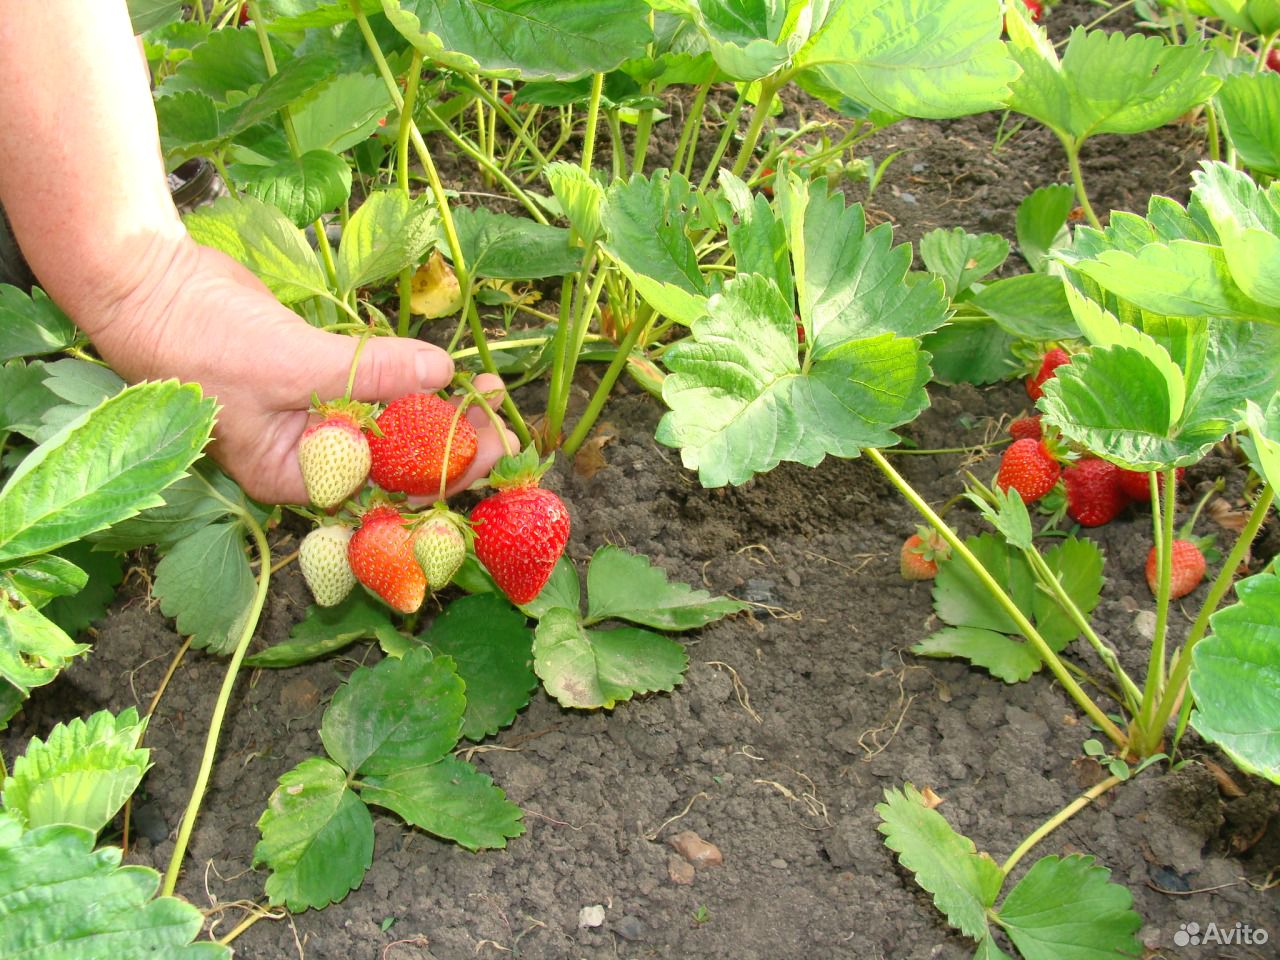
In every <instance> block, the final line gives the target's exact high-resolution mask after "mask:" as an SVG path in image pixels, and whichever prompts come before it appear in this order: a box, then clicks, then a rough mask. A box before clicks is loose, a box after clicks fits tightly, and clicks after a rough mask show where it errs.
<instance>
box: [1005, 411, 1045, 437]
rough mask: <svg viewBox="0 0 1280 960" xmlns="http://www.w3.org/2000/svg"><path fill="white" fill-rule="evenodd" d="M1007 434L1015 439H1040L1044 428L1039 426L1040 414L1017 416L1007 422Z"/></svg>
mask: <svg viewBox="0 0 1280 960" xmlns="http://www.w3.org/2000/svg"><path fill="white" fill-rule="evenodd" d="M1009 436H1011V437H1013V439H1015V440H1025V439H1027V438H1028V437H1030V438H1031V439H1032V440H1040V439H1042V438H1043V437H1044V429H1043V428H1042V427H1041V426H1040V414H1038V413H1037V414H1033V415H1032V416H1030V417H1017V418H1016V419H1014V420H1013V421H1012V422H1010V424H1009Z"/></svg>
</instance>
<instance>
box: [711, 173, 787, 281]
mask: <svg viewBox="0 0 1280 960" xmlns="http://www.w3.org/2000/svg"><path fill="white" fill-rule="evenodd" d="M720 187H721V190H722V191H723V192H724V196H725V199H726V200H728V201H729V205H730V207H731V208H732V209H733V213H734V216H733V218H732V219H730V221H729V222H728V223H727V224H726V225H725V228H726V231H727V234H728V239H729V249H731V250H732V251H733V261H734V264H735V266H736V267H737V271H738V273H758V274H760V275H761V276H765V277H768V278H769V279H770V280H772V281H773V282H774V283H775V284H777V285H778V289H779V290H780V291H781V292H782V298H783V299H784V300H786V301H787V302H788V303H790V302H792V301H793V300H794V299H795V291H794V290H793V289H792V283H793V281H792V277H791V259H790V257H789V256H788V254H787V229H786V225H785V224H783V222H782V221H781V220H779V219H778V218H777V216H776V215H775V213H774V210H773V206H772V205H771V204H770V203H769V200H768V198H767V197H765V196H764V194H760V193H757V194H752V193H751V191H750V190H748V189H747V185H746V184H745V183H744V182H743V181H741V180H739V179H738V178H737V177H735V176H734V175H733V174H731V173H730V172H729V171H728V170H721V171H720Z"/></svg>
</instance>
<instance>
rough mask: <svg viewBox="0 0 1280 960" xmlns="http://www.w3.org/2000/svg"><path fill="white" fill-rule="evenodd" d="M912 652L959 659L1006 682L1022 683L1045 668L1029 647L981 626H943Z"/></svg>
mask: <svg viewBox="0 0 1280 960" xmlns="http://www.w3.org/2000/svg"><path fill="white" fill-rule="evenodd" d="M911 652H912V653H914V654H916V655H917V656H921V657H960V658H962V659H964V660H968V661H969V662H970V663H972V664H973V665H974V666H975V667H982V669H984V670H986V671H987V672H988V673H990V674H991V675H992V676H993V677H995V678H997V679H999V680H1003V681H1004V682H1005V683H1021V682H1022V681H1024V680H1027V679H1029V678H1030V677H1031V676H1032V674H1034V673H1035V672H1036V671H1037V670H1039V669H1040V668H1041V667H1042V666H1043V665H1044V661H1042V660H1041V659H1040V655H1039V654H1038V653H1036V651H1035V649H1034V648H1033V647H1032V646H1031V645H1030V644H1028V643H1026V642H1025V641H1023V640H1018V639H1016V638H1014V637H1011V636H1007V635H1005V634H1003V633H997V632H996V631H995V630H984V629H983V628H981V627H943V628H942V629H941V630H938V631H935V632H934V633H932V634H930V635H929V636H927V637H925V638H924V639H923V640H921V641H920V642H918V643H916V644H915V645H914V646H913V647H912V648H911Z"/></svg>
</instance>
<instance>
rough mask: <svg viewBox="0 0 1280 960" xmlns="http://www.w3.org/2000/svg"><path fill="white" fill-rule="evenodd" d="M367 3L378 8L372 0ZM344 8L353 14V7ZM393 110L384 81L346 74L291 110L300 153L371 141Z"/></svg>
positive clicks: (340, 149) (339, 150)
mask: <svg viewBox="0 0 1280 960" xmlns="http://www.w3.org/2000/svg"><path fill="white" fill-rule="evenodd" d="M366 2H367V3H368V4H369V5H370V6H373V7H376V6H377V3H375V2H372V0H366ZM341 7H342V9H343V10H344V11H346V13H347V14H350V13H351V7H350V5H349V4H347V3H343V4H341ZM272 26H276V24H273V25H272ZM391 109H392V106H391V95H390V94H389V93H387V87H386V84H384V83H383V82H382V80H381V79H379V78H378V77H375V76H373V75H372V74H368V73H344V74H340V75H339V76H336V77H334V78H333V79H332V80H331V81H329V82H328V83H326V84H325V85H324V86H322V87H321V88H320V89H319V90H318V91H317V92H316V93H315V94H314V95H313V96H311V97H310V98H308V99H307V100H306V101H305V102H304V103H301V104H296V105H295V106H293V107H292V108H290V111H289V116H290V119H291V120H292V121H293V130H294V133H295V134H296V135H297V138H298V151H299V152H300V153H302V154H303V155H304V156H305V155H306V154H308V153H310V152H311V151H313V150H323V151H326V152H328V153H336V154H341V153H344V152H345V151H347V150H350V149H351V148H352V147H355V146H357V145H359V144H362V143H364V142H365V141H366V140H368V139H369V136H370V135H371V134H373V133H374V132H375V131H377V129H378V121H379V120H381V119H383V118H384V117H385V116H386V115H387V114H388V113H389V112H390V111H391ZM242 139H243V138H242Z"/></svg>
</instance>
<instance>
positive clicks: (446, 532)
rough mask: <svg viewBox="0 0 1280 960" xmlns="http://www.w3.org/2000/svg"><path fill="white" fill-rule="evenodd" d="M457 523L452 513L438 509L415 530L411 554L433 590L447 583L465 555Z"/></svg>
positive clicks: (465, 551) (463, 540)
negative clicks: (438, 510)
mask: <svg viewBox="0 0 1280 960" xmlns="http://www.w3.org/2000/svg"><path fill="white" fill-rule="evenodd" d="M460 524H461V520H459V519H458V518H456V517H455V516H454V515H453V514H451V513H448V512H444V511H441V512H437V513H434V514H432V515H431V516H429V517H427V519H426V520H425V521H423V522H422V523H421V524H419V526H418V528H417V530H416V531H415V532H414V535H413V555H414V557H416V558H417V560H418V566H420V567H422V572H423V573H425V574H426V575H427V583H428V584H429V585H430V587H431V589H432V590H439V589H441V588H443V587H444V586H446V585H447V584H448V583H449V581H450V580H452V579H453V575H454V574H455V573H457V572H458V568H459V567H460V566H462V561H463V560H465V559H466V557H467V541H466V537H465V536H463V533H462V529H461V526H460Z"/></svg>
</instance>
